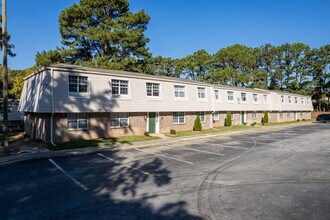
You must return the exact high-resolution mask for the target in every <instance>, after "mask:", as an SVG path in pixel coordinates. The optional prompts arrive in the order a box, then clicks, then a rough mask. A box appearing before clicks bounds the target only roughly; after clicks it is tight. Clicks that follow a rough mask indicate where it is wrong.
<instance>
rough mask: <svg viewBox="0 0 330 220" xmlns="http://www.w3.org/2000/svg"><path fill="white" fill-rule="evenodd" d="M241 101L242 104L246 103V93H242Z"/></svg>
mask: <svg viewBox="0 0 330 220" xmlns="http://www.w3.org/2000/svg"><path fill="white" fill-rule="evenodd" d="M241 99H242V102H246V93H244V92H242V93H241Z"/></svg>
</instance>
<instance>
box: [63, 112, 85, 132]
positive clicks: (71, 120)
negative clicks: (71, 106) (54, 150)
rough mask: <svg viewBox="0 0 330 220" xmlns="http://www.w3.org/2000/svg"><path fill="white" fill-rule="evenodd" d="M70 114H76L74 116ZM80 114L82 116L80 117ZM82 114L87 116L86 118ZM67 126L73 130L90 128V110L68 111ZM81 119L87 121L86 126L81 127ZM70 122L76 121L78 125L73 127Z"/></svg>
mask: <svg viewBox="0 0 330 220" xmlns="http://www.w3.org/2000/svg"><path fill="white" fill-rule="evenodd" d="M70 116H75V117H74V118H72V117H70ZM79 116H80V117H79ZM81 116H86V117H85V118H82V117H81ZM66 117H67V128H68V130H69V131H73V130H89V114H88V112H78V113H67V116H66ZM70 118H71V119H70ZM81 121H86V127H80V126H79V125H80V123H79V122H81ZM70 122H71V123H72V122H76V127H75V128H72V127H70V126H69V124H70Z"/></svg>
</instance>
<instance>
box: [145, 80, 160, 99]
mask: <svg viewBox="0 0 330 220" xmlns="http://www.w3.org/2000/svg"><path fill="white" fill-rule="evenodd" d="M148 84H151V95H148ZM155 85H158V96H155V95H154V92H155V88H154V86H155ZM156 91H157V90H156ZM146 95H147V97H148V98H156V99H160V98H161V86H160V83H155V82H146Z"/></svg>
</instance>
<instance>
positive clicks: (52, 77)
mask: <svg viewBox="0 0 330 220" xmlns="http://www.w3.org/2000/svg"><path fill="white" fill-rule="evenodd" d="M50 71H51V87H52V92H51V95H52V114H51V116H50V143H51V144H52V145H53V146H56V144H55V143H54V134H53V133H54V128H53V125H54V122H53V121H54V69H51V70H50Z"/></svg>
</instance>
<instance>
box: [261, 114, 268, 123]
mask: <svg viewBox="0 0 330 220" xmlns="http://www.w3.org/2000/svg"><path fill="white" fill-rule="evenodd" d="M268 122H269V117H268V112H265V114H264V117H263V121H262V123H265V124H267V123H268Z"/></svg>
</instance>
